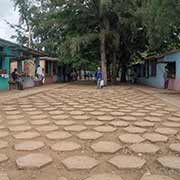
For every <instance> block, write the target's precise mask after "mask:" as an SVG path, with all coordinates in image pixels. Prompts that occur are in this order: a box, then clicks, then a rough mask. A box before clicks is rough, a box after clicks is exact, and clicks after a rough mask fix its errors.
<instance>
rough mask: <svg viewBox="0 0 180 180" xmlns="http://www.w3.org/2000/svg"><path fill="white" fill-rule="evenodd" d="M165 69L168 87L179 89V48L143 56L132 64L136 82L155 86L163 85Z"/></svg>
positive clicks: (160, 86)
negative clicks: (141, 59)
mask: <svg viewBox="0 0 180 180" xmlns="http://www.w3.org/2000/svg"><path fill="white" fill-rule="evenodd" d="M166 69H167V78H168V89H170V90H180V50H173V51H170V52H168V53H165V54H162V55H160V56H152V57H148V58H145V59H144V60H143V61H142V62H141V63H139V64H136V65H134V66H133V71H134V73H135V74H136V81H137V83H140V84H144V85H148V86H151V87H156V88H164V87H165V78H164V77H165V76H164V75H165V71H166Z"/></svg>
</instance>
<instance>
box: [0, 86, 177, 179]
mask: <svg viewBox="0 0 180 180" xmlns="http://www.w3.org/2000/svg"><path fill="white" fill-rule="evenodd" d="M28 92H29V91H28ZM22 93H24V95H23V96H21V93H19V94H18V96H16V97H13V95H12V94H11V95H10V96H5V95H4V94H3V96H2V97H1V95H0V97H1V100H0V180H180V109H179V108H178V106H173V105H172V104H170V103H168V101H164V100H162V98H160V97H159V98H158V96H157V95H154V94H153V93H146V92H143V91H141V90H139V88H136V87H133V86H110V87H106V88H104V89H101V90H97V89H96V88H95V86H91V85H78V84H68V85H65V86H61V85H56V86H54V87H51V88H49V89H48V88H44V89H43V90H42V91H41V90H38V91H34V93H32V94H31V93H29V94H28V93H27V95H26V94H25V92H22ZM3 98H4V99H3Z"/></svg>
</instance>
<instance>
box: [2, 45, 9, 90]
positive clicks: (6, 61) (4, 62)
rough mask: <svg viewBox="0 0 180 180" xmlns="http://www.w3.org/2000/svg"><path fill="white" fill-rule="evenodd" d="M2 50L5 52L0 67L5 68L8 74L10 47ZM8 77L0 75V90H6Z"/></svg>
mask: <svg viewBox="0 0 180 180" xmlns="http://www.w3.org/2000/svg"><path fill="white" fill-rule="evenodd" d="M3 52H4V53H5V54H6V57H5V58H3V59H2V69H5V70H6V74H10V58H9V57H8V55H10V49H9V48H4V50H3ZM8 81H9V78H2V77H0V90H8V89H9V83H8Z"/></svg>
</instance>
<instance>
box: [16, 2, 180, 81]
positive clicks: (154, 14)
mask: <svg viewBox="0 0 180 180" xmlns="http://www.w3.org/2000/svg"><path fill="white" fill-rule="evenodd" d="M14 4H15V7H16V8H18V10H19V13H20V15H21V16H20V17H21V21H20V24H18V25H16V26H15V27H16V29H17V32H18V34H17V40H18V41H19V42H20V43H24V44H32V46H33V47H36V48H38V49H40V50H41V49H42V48H43V49H45V51H47V52H48V53H49V54H50V55H52V56H57V57H59V59H60V62H61V63H62V64H68V65H70V66H72V67H73V68H77V69H95V68H96V66H98V65H101V67H102V71H103V76H104V77H103V78H104V80H105V82H106V81H107V79H108V78H111V80H112V81H115V78H116V76H117V73H118V72H119V69H120V68H122V69H123V70H122V80H125V73H126V68H127V65H128V64H130V63H132V62H133V61H137V60H138V59H140V58H142V56H147V55H150V54H155V53H160V52H163V51H166V50H169V49H173V48H179V46H180V26H179V19H180V12H179V11H180V0H171V1H169V0H134V1H132V0H126V1H124V0H14ZM21 29H24V30H25V31H26V32H28V33H29V36H28V37H29V38H27V37H24V36H22V33H20V32H21ZM29 41H31V43H30V42H29Z"/></svg>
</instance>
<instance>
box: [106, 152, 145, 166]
mask: <svg viewBox="0 0 180 180" xmlns="http://www.w3.org/2000/svg"><path fill="white" fill-rule="evenodd" d="M109 162H110V163H111V164H113V165H114V166H116V167H117V168H119V169H140V168H142V167H143V166H144V164H145V163H146V161H145V160H144V159H142V158H139V157H136V156H124V155H121V156H115V157H113V158H112V159H110V160H109Z"/></svg>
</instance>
